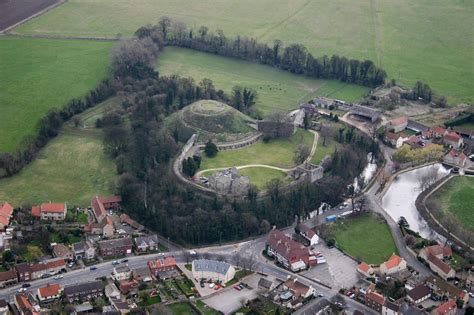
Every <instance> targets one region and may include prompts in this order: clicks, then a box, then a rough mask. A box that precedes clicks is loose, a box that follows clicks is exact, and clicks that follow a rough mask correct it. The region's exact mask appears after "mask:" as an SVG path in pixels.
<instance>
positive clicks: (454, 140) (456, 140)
mask: <svg viewBox="0 0 474 315" xmlns="http://www.w3.org/2000/svg"><path fill="white" fill-rule="evenodd" d="M443 143H444V144H445V145H446V146H448V147H450V148H454V149H456V150H458V149H459V148H460V147H462V145H463V139H462V137H461V136H460V135H458V134H457V133H456V132H454V131H452V132H447V133H445V134H444V135H443Z"/></svg>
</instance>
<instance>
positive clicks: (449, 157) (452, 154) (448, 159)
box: [443, 149, 467, 167]
mask: <svg viewBox="0 0 474 315" xmlns="http://www.w3.org/2000/svg"><path fill="white" fill-rule="evenodd" d="M466 161H467V156H466V154H464V152H462V151H456V150H455V149H451V150H450V151H449V152H448V153H447V154H446V155H445V156H444V157H443V162H444V163H447V164H451V165H456V166H459V167H464V166H465V165H466Z"/></svg>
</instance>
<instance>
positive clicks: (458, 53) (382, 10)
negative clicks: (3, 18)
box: [15, 0, 474, 102]
mask: <svg viewBox="0 0 474 315" xmlns="http://www.w3.org/2000/svg"><path fill="white" fill-rule="evenodd" d="M163 15H167V16H169V17H171V18H172V19H177V20H181V21H183V22H185V23H187V24H188V25H190V26H193V27H196V28H198V27H200V26H201V25H206V26H208V27H209V28H210V30H212V31H215V30H217V29H222V30H223V31H224V32H225V33H226V34H227V35H229V36H233V35H238V34H239V35H243V36H251V37H254V38H257V39H258V40H260V41H264V42H267V43H272V42H273V41H274V40H275V39H281V40H283V41H284V42H285V43H301V44H304V45H305V46H306V47H307V48H308V50H309V51H311V52H312V53H313V54H315V55H317V56H322V55H324V54H328V55H330V54H333V53H336V54H339V55H344V56H347V57H352V58H359V59H371V60H374V62H375V63H376V64H378V65H381V66H383V67H384V68H385V69H386V70H387V72H388V75H389V78H395V79H397V81H399V82H400V83H402V84H405V85H408V86H412V85H413V84H414V83H415V82H416V80H419V79H421V80H424V81H427V82H428V83H429V84H430V85H431V86H432V87H433V88H434V89H435V90H436V91H439V92H440V93H443V94H446V95H448V98H449V100H450V101H464V102H468V101H470V102H472V101H473V100H474V71H473V67H474V65H473V62H472V51H473V49H474V41H473V40H472V38H474V28H473V27H472V16H473V15H474V6H473V5H472V1H469V0H468V1H461V0H418V1H411V0H400V1H392V0H375V1H373V0H361V1H352V0H336V1H327V0H313V1H307V0H260V1H258V2H255V1H250V0H240V1H233V2H230V3H229V2H228V1H218V0H202V1H192V2H189V1H186V0H175V1H171V0H140V1H139V2H130V1H127V0H70V1H68V2H66V3H65V4H64V5H62V6H60V7H58V8H56V9H54V10H52V11H50V12H48V13H46V14H45V15H43V16H41V17H39V18H36V19H33V20H31V21H30V22H28V23H25V24H23V25H21V26H20V27H18V28H17V29H15V31H17V32H20V33H26V34H48V35H70V36H91V37H101V36H107V37H116V36H117V35H118V34H121V35H125V36H130V35H132V34H133V32H134V31H135V30H136V29H137V28H138V27H140V26H142V25H146V24H148V23H156V21H157V19H158V18H159V17H160V16H163Z"/></svg>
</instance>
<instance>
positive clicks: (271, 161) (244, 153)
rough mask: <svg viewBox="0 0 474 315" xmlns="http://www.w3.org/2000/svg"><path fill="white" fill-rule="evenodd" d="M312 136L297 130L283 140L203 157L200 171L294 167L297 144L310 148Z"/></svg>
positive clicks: (259, 143)
mask: <svg viewBox="0 0 474 315" xmlns="http://www.w3.org/2000/svg"><path fill="white" fill-rule="evenodd" d="M313 140H314V136H313V134H312V133H310V132H309V131H305V130H303V129H298V130H297V131H296V133H295V134H294V135H293V136H291V137H289V138H285V139H283V138H282V139H275V140H270V141H269V142H268V143H264V142H263V141H259V142H257V143H255V144H253V145H250V146H248V147H245V148H243V149H238V150H228V151H222V152H219V153H218V154H217V156H215V157H213V158H208V157H206V156H203V159H202V162H201V169H202V170H206V169H210V168H219V167H232V166H239V165H247V164H265V165H272V166H278V167H291V166H293V165H294V162H293V155H294V150H295V148H296V147H297V146H298V144H301V143H304V144H305V145H307V146H309V147H311V146H312V143H313Z"/></svg>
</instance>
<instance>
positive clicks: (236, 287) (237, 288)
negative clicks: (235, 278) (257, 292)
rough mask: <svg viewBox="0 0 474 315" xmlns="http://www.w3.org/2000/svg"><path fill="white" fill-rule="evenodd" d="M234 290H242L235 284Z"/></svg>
mask: <svg viewBox="0 0 474 315" xmlns="http://www.w3.org/2000/svg"><path fill="white" fill-rule="evenodd" d="M233 288H234V289H236V290H237V291H240V290H242V288H241V287H240V286H238V285H237V284H236V285H234V286H233Z"/></svg>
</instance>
